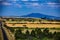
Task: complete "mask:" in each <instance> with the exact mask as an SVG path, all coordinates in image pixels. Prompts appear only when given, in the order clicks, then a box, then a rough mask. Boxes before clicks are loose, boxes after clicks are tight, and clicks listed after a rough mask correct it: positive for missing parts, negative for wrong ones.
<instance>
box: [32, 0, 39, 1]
mask: <svg viewBox="0 0 60 40" xmlns="http://www.w3.org/2000/svg"><path fill="white" fill-rule="evenodd" d="M31 1H39V0H31Z"/></svg>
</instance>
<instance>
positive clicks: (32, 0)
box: [0, 0, 60, 17]
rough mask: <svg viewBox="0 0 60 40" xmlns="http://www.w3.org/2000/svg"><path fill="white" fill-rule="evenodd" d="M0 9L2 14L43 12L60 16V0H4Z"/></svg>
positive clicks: (20, 14) (14, 14) (16, 14)
mask: <svg viewBox="0 0 60 40" xmlns="http://www.w3.org/2000/svg"><path fill="white" fill-rule="evenodd" d="M0 10H2V11H0V12H1V15H2V16H22V15H27V14H30V13H41V14H45V15H51V16H56V17H60V0H5V1H4V0H3V2H2V3H1V4H0Z"/></svg>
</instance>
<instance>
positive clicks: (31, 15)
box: [21, 13, 60, 20]
mask: <svg viewBox="0 0 60 40" xmlns="http://www.w3.org/2000/svg"><path fill="white" fill-rule="evenodd" d="M21 17H31V18H42V19H48V20H53V19H55V20H60V17H55V16H50V15H44V14H41V13H31V14H27V15H23V16H21Z"/></svg>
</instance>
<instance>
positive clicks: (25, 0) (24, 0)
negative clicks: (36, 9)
mask: <svg viewBox="0 0 60 40" xmlns="http://www.w3.org/2000/svg"><path fill="white" fill-rule="evenodd" d="M21 1H29V0H21Z"/></svg>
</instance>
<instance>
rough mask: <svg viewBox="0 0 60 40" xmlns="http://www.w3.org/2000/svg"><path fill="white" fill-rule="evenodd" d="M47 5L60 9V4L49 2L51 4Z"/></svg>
mask: <svg viewBox="0 0 60 40" xmlns="http://www.w3.org/2000/svg"><path fill="white" fill-rule="evenodd" d="M47 5H48V6H50V7H60V3H53V2H49V3H47Z"/></svg>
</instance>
